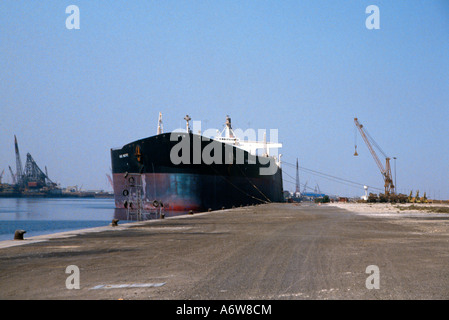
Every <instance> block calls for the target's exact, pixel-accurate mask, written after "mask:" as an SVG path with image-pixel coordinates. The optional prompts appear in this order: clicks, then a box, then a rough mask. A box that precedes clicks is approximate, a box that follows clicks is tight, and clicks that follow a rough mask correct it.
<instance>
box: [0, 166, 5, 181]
mask: <svg viewBox="0 0 449 320" xmlns="http://www.w3.org/2000/svg"><path fill="white" fill-rule="evenodd" d="M4 173H5V169H3V171H2V174H0V184H2V178H3V174H4Z"/></svg>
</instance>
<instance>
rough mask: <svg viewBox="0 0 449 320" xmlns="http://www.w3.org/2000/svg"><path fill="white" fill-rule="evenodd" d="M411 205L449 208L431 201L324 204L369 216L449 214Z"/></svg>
mask: <svg viewBox="0 0 449 320" xmlns="http://www.w3.org/2000/svg"><path fill="white" fill-rule="evenodd" d="M412 205H414V206H415V207H418V208H422V209H424V208H435V209H436V208H439V207H445V208H449V205H447V204H433V203H425V204H424V203H423V204H417V203H415V204H413V203H350V202H346V203H345V202H334V203H329V204H326V206H333V207H338V208H341V209H346V210H348V211H351V212H355V213H358V214H363V215H369V216H376V215H379V216H398V215H400V216H415V217H416V216H426V217H427V216H430V215H439V216H441V215H443V216H449V214H448V213H438V212H433V211H432V210H413V209H409V208H410V207H411V206H412Z"/></svg>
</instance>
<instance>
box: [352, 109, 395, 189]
mask: <svg viewBox="0 0 449 320" xmlns="http://www.w3.org/2000/svg"><path fill="white" fill-rule="evenodd" d="M354 123H355V125H356V127H357V129H359V132H360V135H361V136H362V138H363V140H364V141H365V143H366V145H367V147H368V149H369V151H370V152H371V155H372V156H373V158H374V161H375V162H376V164H377V166H378V167H379V170H380V173H381V174H382V177H383V179H384V186H385V196H389V195H390V194H394V193H395V190H394V184H393V178H392V176H391V167H390V157H388V156H387V155H386V154H385V152H383V151H382V149H381V148H380V147H379V145H378V144H377V143H376V141H374V139H373V138H372V137H371V136H370V135H369V134H368V132H367V131H366V129H364V128H363V125H362V124H360V123H359V121H358V119H357V118H354ZM370 141H371V142H372V144H373V145H374V146H375V147H376V148H377V149H378V150H379V151H380V152H381V153H382V154H383V155H384V157H385V168H384V166H383V165H382V162H381V161H380V160H379V157H378V156H377V154H376V152H375V151H374V149H373V146H372V145H371V143H370ZM354 156H358V154H357V143H356V145H355V152H354Z"/></svg>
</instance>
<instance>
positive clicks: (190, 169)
mask: <svg viewBox="0 0 449 320" xmlns="http://www.w3.org/2000/svg"><path fill="white" fill-rule="evenodd" d="M269 159H271V160H270V161H268V160H269ZM111 162H112V173H113V187H114V198H115V205H116V207H117V208H125V207H127V206H128V205H129V203H133V202H134V203H136V202H137V201H138V199H141V200H142V201H141V203H143V207H144V208H145V207H152V206H153V204H154V201H155V200H156V201H158V202H159V203H163V206H164V209H166V210H169V211H190V210H192V211H205V210H208V209H212V210H216V209H221V208H223V207H224V208H231V207H233V206H241V205H244V206H245V205H250V204H259V203H266V202H282V201H283V192H282V189H283V187H282V172H281V169H280V168H279V167H278V166H277V164H275V162H274V159H273V158H267V157H261V156H253V155H251V154H249V153H248V152H246V151H243V150H242V149H239V148H237V147H234V146H230V145H226V144H225V143H222V142H219V141H216V140H210V139H208V138H205V137H203V136H200V135H195V134H191V133H190V134H187V133H181V132H171V133H164V134H160V135H156V136H153V137H149V138H145V139H141V140H137V141H135V142H132V143H129V144H127V145H125V146H123V148H121V149H112V150H111Z"/></svg>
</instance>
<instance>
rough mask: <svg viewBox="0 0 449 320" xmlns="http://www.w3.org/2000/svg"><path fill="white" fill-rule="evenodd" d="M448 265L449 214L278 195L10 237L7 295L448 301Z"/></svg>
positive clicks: (3, 279) (3, 262)
mask: <svg viewBox="0 0 449 320" xmlns="http://www.w3.org/2000/svg"><path fill="white" fill-rule="evenodd" d="M69 266H72V267H69ZM73 266H74V267H73ZM370 266H371V267H370ZM372 266H375V267H377V269H373V268H372ZM447 266H449V215H448V214H439V215H437V214H416V215H414V214H411V213H395V214H391V213H389V214H385V215H382V214H381V213H379V214H366V213H361V212H357V208H354V207H351V211H349V210H345V209H344V208H339V207H337V206H332V205H316V204H308V203H301V204H279V203H278V204H276V203H272V204H266V205H258V206H249V207H243V208H235V209H228V210H218V211H212V212H207V213H201V214H194V215H186V216H178V217H173V218H167V219H163V220H154V221H144V222H138V223H129V224H128V223H127V224H123V223H122V224H121V223H120V222H119V223H118V226H117V227H112V226H110V227H103V228H95V229H89V230H80V231H76V232H68V233H64V234H57V235H52V236H40V237H33V238H29V239H27V237H26V234H25V240H11V241H3V242H0V270H1V272H0V299H2V300H16V299H26V300H37V299H39V300H42V299H44V300H50V299H57V300H59V299H62V300H117V299H124V300H126V299H130V300H230V299H232V300H252V299H256V300H286V299H293V300H324V299H335V300H341V299H345V300H353V299H357V300H358V299H368V300H371V299H382V300H389V299H406V300H409V299H437V300H440V299H441V300H447V299H449V268H448V267H447ZM68 267H69V268H68ZM76 269H77V270H78V271H79V273H77V272H76ZM74 270H75V271H74ZM372 270H377V271H372ZM66 271H67V273H66ZM77 275H79V277H78V278H76V276H77ZM374 277H375V278H374ZM77 279H78V280H79V282H78V283H79V289H77V288H73V287H74V286H76V284H77ZM373 284H377V285H378V289H377V288H373ZM69 287H72V289H69Z"/></svg>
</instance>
